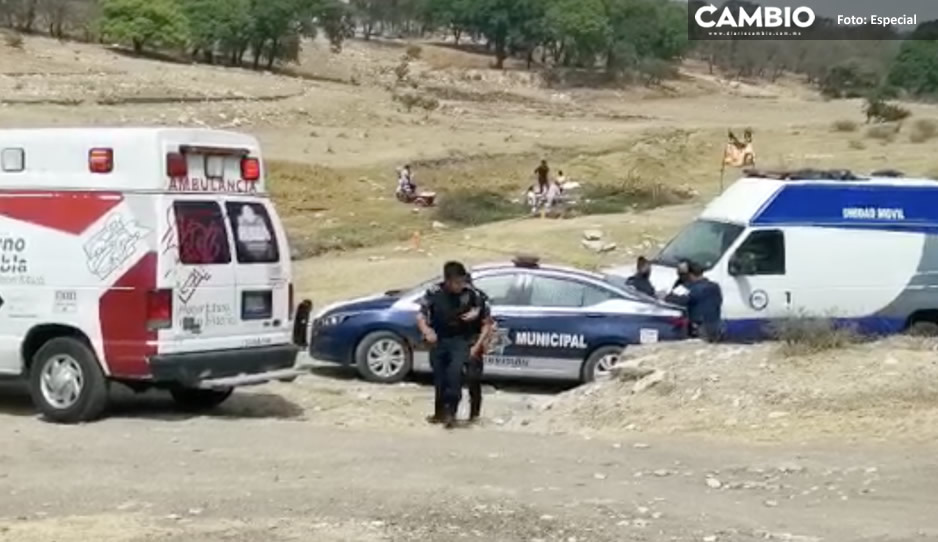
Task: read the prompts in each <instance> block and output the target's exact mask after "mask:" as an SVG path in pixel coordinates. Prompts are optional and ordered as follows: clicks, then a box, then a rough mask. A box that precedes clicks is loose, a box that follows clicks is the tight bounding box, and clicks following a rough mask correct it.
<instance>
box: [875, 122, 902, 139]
mask: <svg viewBox="0 0 938 542" xmlns="http://www.w3.org/2000/svg"><path fill="white" fill-rule="evenodd" d="M901 129H902V126H901V125H899V124H878V125H876V126H870V127H869V128H867V130H866V137H868V138H870V139H877V140H879V141H882V142H884V143H891V142H892V141H894V140H895V139H896V136H897V135H898V134H899V131H900V130H901Z"/></svg>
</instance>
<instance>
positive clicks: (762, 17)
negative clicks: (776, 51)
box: [694, 4, 815, 28]
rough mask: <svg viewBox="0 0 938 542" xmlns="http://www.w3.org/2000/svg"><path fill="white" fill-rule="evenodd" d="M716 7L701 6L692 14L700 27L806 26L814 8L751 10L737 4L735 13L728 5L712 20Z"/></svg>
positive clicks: (760, 8) (812, 22) (810, 22)
mask: <svg viewBox="0 0 938 542" xmlns="http://www.w3.org/2000/svg"><path fill="white" fill-rule="evenodd" d="M717 11H718V8H717V7H716V6H714V5H713V4H711V5H709V6H701V7H700V8H698V9H697V12H696V13H695V14H694V20H696V21H697V25H698V26H700V27H701V28H713V27H717V28H722V27H733V28H779V27H787V28H791V27H792V26H797V27H799V28H808V27H810V26H811V25H812V24H814V18H815V17H814V10H813V9H811V8H809V7H799V8H795V9H792V8H790V7H784V8H777V7H762V6H757V7H755V8H753V10H752V12H751V13H750V12H748V11H746V8H745V7H743V6H739V8H738V11H737V13H735V14H734V13H733V11H732V10H731V9H730V7H729V6H726V7H724V8H723V11H722V12H721V13H720V17H719V18H718V19H717V20H716V21H714V14H715V13H716V12H717Z"/></svg>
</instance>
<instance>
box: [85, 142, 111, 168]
mask: <svg viewBox="0 0 938 542" xmlns="http://www.w3.org/2000/svg"><path fill="white" fill-rule="evenodd" d="M88 170H89V171H91V173H110V172H112V171H114V150H113V149H103V148H96V149H91V150H90V151H88Z"/></svg>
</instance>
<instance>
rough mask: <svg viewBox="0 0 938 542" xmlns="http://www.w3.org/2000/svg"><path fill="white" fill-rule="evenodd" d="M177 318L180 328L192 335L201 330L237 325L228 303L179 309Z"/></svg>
mask: <svg viewBox="0 0 938 542" xmlns="http://www.w3.org/2000/svg"><path fill="white" fill-rule="evenodd" d="M177 317H178V319H179V321H180V323H181V324H182V326H181V327H182V328H183V329H185V330H186V331H191V332H193V333H200V332H201V331H202V330H203V329H210V328H218V327H225V326H233V325H236V324H237V323H238V320H237V319H236V318H235V316H234V310H233V309H232V307H231V305H230V304H228V303H201V304H195V305H186V306H183V307H180V308H179V311H178V314H177Z"/></svg>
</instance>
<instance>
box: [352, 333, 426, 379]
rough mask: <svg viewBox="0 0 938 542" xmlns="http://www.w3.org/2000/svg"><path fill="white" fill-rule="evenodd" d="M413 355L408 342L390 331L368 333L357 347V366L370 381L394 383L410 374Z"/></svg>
mask: <svg viewBox="0 0 938 542" xmlns="http://www.w3.org/2000/svg"><path fill="white" fill-rule="evenodd" d="M412 365H413V356H412V354H411V352H410V348H409V347H408V346H407V342H406V341H405V340H404V339H403V338H402V337H401V336H400V335H398V334H396V333H391V332H390V331H377V332H375V333H371V334H369V335H366V336H365V338H364V339H362V340H361V342H360V343H358V347H357V348H356V349H355V367H356V368H357V369H358V374H360V375H361V377H362V378H364V379H365V380H367V381H369V382H378V383H380V384H393V383H395V382H400V381H401V380H404V378H405V377H406V376H407V375H408V374H410V369H411V367H412Z"/></svg>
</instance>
